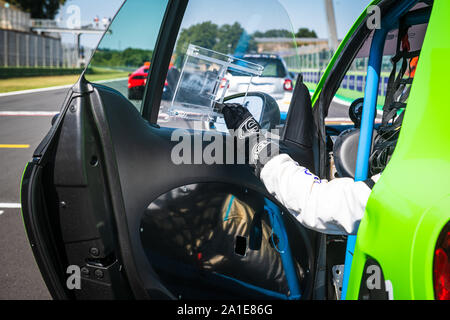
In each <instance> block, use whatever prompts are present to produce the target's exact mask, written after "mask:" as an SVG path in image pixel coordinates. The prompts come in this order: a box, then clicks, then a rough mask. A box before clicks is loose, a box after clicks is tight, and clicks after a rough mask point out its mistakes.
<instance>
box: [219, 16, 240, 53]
mask: <svg viewBox="0 0 450 320" xmlns="http://www.w3.org/2000/svg"><path fill="white" fill-rule="evenodd" d="M243 33H244V28H242V27H241V25H240V24H239V23H237V22H235V23H234V24H233V25H229V24H224V25H223V26H221V27H220V28H219V29H218V30H217V38H216V40H217V43H216V44H215V45H214V47H213V50H214V51H218V52H222V53H227V54H228V53H230V54H231V53H233V52H234V50H235V49H236V47H237V44H238V41H239V40H240V38H241V36H242V34H243Z"/></svg>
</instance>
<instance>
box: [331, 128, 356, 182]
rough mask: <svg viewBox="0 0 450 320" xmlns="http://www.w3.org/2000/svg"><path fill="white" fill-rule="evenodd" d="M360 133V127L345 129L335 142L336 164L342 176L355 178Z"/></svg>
mask: <svg viewBox="0 0 450 320" xmlns="http://www.w3.org/2000/svg"><path fill="white" fill-rule="evenodd" d="M359 133H360V131H359V129H349V130H345V131H343V132H342V133H341V134H340V135H339V136H338V137H337V139H336V141H335V143H334V147H333V154H334V164H335V166H336V171H337V173H338V175H339V177H341V178H342V177H346V178H353V179H354V178H355V170H356V158H357V154H358V143H359Z"/></svg>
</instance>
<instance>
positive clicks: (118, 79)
mask: <svg viewBox="0 0 450 320" xmlns="http://www.w3.org/2000/svg"><path fill="white" fill-rule="evenodd" d="M123 80H128V78H117V79H111V80H100V81H94V83H100V84H104V83H109V82H115V81H123ZM72 87H73V84H69V85H64V86H55V87H48V88H40V89H30V90H21V91H13V92H5V93H0V98H1V97H9V96H17V95H21V94H29V93H39V92H47V91H54V90H61V89H69V88H72Z"/></svg>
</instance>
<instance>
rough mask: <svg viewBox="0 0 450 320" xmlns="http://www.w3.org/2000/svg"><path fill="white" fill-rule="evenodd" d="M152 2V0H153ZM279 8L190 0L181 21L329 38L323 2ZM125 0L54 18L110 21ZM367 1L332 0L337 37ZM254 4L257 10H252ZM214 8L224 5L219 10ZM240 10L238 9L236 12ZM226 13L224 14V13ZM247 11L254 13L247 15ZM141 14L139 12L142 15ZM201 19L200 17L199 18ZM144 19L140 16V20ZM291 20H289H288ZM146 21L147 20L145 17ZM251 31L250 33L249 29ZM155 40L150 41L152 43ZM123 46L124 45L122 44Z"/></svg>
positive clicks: (79, 0)
mask: <svg viewBox="0 0 450 320" xmlns="http://www.w3.org/2000/svg"><path fill="white" fill-rule="evenodd" d="M135 1H136V2H139V3H140V4H141V5H144V3H146V4H145V5H149V3H148V2H144V0H135ZM152 1H154V0H152ZM278 1H279V2H280V3H281V4H282V6H283V7H284V9H285V11H284V10H283V9H282V7H281V6H279V5H278V4H276V0H251V1H249V0H245V1H244V0H227V1H223V0H220V1H217V3H218V4H217V5H216V6H215V8H214V10H211V7H210V5H209V4H210V3H211V0H195V1H193V0H192V1H191V2H190V4H189V6H188V9H187V12H188V13H189V12H195V15H194V14H187V16H186V17H185V19H184V21H183V27H186V26H189V25H190V24H194V23H198V22H199V20H204V21H207V20H211V21H214V22H215V23H217V24H219V25H220V24H225V23H230V20H235V21H238V22H239V23H241V24H242V25H243V26H245V28H246V29H247V31H249V32H252V31H256V29H259V30H260V31H264V30H268V29H273V28H276V29H279V28H281V27H286V28H289V27H290V22H289V21H291V22H292V27H293V29H294V31H297V30H298V29H299V28H300V27H307V28H309V29H313V30H315V31H316V33H317V34H318V36H319V38H328V30H327V19H326V14H325V7H324V1H323V0H278ZM123 2H124V0H68V1H67V2H66V4H65V5H64V6H63V7H62V8H61V9H60V12H59V14H58V16H57V19H60V20H62V21H66V20H67V19H68V17H69V16H70V13H69V12H68V9H69V7H70V6H71V5H76V6H79V8H80V12H81V21H82V23H83V24H86V23H91V22H92V21H93V20H94V18H95V17H96V16H98V17H99V18H100V20H101V19H102V18H103V17H106V18H110V17H114V15H115V14H116V12H117V10H118V9H119V8H120V7H121V5H122V3H123ZM369 2H370V0H333V3H334V9H335V15H336V21H337V29H338V37H339V38H343V37H344V36H345V34H346V33H347V31H348V30H349V28H350V27H351V26H352V25H353V22H354V21H355V20H356V18H357V17H358V16H359V15H360V14H361V12H362V11H363V10H364V8H365V7H366V6H367V5H368V4H369ZM255 3H256V4H257V7H256V8H255ZM217 6H223V8H220V9H218V7H217ZM236 8H239V10H236ZM224 12H225V13H227V14H224ZM249 12H253V13H254V12H257V14H253V15H251V16H249V14H248V13H249ZM143 14H144V13H142V12H141V13H139V15H143ZM199 16H200V17H201V18H200V17H199ZM143 17H144V16H142V19H143ZM288 17H289V18H290V20H289V18H288ZM147 18H148V17H147ZM252 29H253V30H252ZM99 39H100V36H96V35H83V36H82V40H81V41H82V45H84V46H88V47H96V45H97V43H98V41H99ZM127 39H128V41H130V43H133V42H142V33H141V32H136V33H134V32H133V33H130V34H129V36H128V37H127ZM153 40H154V39H152V41H150V42H153ZM63 41H64V42H73V41H74V37H73V36H72V35H65V36H64V37H63ZM122 45H123V46H126V44H122Z"/></svg>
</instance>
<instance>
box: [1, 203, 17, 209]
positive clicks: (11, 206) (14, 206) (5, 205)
mask: <svg viewBox="0 0 450 320" xmlns="http://www.w3.org/2000/svg"><path fill="white" fill-rule="evenodd" d="M21 207H22V206H21V204H20V203H0V209H20V208H21Z"/></svg>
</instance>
